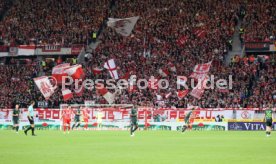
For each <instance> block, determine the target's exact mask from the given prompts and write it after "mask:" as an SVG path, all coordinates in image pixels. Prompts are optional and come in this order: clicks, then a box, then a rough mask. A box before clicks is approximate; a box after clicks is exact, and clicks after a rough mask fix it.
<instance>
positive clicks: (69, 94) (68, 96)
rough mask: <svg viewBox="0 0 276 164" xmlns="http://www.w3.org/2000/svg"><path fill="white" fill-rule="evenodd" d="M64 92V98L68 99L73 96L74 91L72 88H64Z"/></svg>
mask: <svg viewBox="0 0 276 164" xmlns="http://www.w3.org/2000/svg"><path fill="white" fill-rule="evenodd" d="M61 92H62V96H63V100H64V101H67V100H70V99H72V98H73V93H72V91H71V90H70V89H64V90H62V91H61Z"/></svg>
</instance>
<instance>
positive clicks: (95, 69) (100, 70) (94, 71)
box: [92, 67, 103, 75]
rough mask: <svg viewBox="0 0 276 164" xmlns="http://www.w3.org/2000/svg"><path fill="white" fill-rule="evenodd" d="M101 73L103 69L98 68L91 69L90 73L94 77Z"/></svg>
mask: <svg viewBox="0 0 276 164" xmlns="http://www.w3.org/2000/svg"><path fill="white" fill-rule="evenodd" d="M102 71H103V68H100V67H95V68H92V72H93V74H94V75H99V74H101V73H102Z"/></svg>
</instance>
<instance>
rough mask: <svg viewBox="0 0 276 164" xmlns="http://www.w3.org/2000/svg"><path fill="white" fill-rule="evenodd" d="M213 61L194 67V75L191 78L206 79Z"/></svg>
mask: <svg viewBox="0 0 276 164" xmlns="http://www.w3.org/2000/svg"><path fill="white" fill-rule="evenodd" d="M211 65H212V61H210V62H208V63H204V64H197V65H196V66H195V67H194V70H193V73H192V74H191V75H190V78H194V79H204V78H205V77H206V76H207V74H208V73H209V71H210V67H211Z"/></svg>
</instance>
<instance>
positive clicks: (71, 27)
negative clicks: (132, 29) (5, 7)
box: [0, 0, 109, 46]
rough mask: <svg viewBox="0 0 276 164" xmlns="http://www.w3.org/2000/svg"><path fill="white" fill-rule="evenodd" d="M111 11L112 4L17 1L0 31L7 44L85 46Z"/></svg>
mask: <svg viewBox="0 0 276 164" xmlns="http://www.w3.org/2000/svg"><path fill="white" fill-rule="evenodd" d="M108 7H109V0H70V1H66V0H59V1H56V0H47V1H44V0H17V1H16V2H15V4H14V5H13V6H12V7H11V8H10V9H9V11H8V12H7V13H6V16H5V17H4V19H3V21H2V22H0V29H1V31H2V36H3V40H4V42H5V43H6V44H62V45H64V46H68V45H71V44H79V43H81V44H86V43H87V42H88V40H89V39H90V38H91V35H92V33H93V32H95V31H97V30H98V28H99V27H100V25H101V23H102V22H103V20H104V18H105V17H106V16H107V12H108ZM95 13H97V14H95Z"/></svg>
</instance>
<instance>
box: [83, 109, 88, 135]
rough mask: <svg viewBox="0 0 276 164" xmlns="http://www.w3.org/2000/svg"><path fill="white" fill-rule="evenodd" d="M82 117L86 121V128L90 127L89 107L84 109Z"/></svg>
mask: <svg viewBox="0 0 276 164" xmlns="http://www.w3.org/2000/svg"><path fill="white" fill-rule="evenodd" d="M82 118H83V121H84V129H85V130H87V128H88V120H89V114H88V110H87V108H83V109H82Z"/></svg>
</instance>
